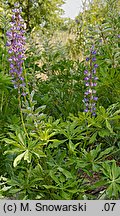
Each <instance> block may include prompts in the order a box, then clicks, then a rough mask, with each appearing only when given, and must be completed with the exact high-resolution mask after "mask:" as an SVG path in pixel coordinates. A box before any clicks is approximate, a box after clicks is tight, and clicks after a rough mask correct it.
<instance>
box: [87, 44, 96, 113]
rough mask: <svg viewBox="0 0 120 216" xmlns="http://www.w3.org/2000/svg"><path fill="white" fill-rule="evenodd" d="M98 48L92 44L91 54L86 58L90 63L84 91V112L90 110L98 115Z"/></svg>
mask: <svg viewBox="0 0 120 216" xmlns="http://www.w3.org/2000/svg"><path fill="white" fill-rule="evenodd" d="M96 54H97V52H96V50H95V49H94V46H92V48H91V50H90V56H89V57H87V58H86V62H87V63H88V67H87V69H85V70H84V75H85V77H84V81H85V86H86V91H85V93H84V99H83V102H84V105H85V109H84V112H90V113H91V114H92V116H95V115H96V112H95V110H96V101H97V100H98V97H96V86H97V80H98V77H97V76H96V69H97V67H98V64H96V63H95V62H96Z"/></svg>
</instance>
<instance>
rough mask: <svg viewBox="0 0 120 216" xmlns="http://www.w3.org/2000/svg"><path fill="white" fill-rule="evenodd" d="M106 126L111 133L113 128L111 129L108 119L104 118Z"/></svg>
mask: <svg viewBox="0 0 120 216" xmlns="http://www.w3.org/2000/svg"><path fill="white" fill-rule="evenodd" d="M106 127H107V128H108V129H109V131H110V132H111V133H113V129H112V127H111V124H110V123H109V121H108V120H107V119H106Z"/></svg>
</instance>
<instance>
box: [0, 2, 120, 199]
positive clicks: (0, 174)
mask: <svg viewBox="0 0 120 216" xmlns="http://www.w3.org/2000/svg"><path fill="white" fill-rule="evenodd" d="M46 2H47V1H46ZM61 2H62V1H61ZM2 3H4V1H2ZM21 6H23V11H22V8H21ZM38 6H39V5H38ZM43 6H44V4H43ZM26 7H27V5H26V1H25V3H24V5H21V2H20V4H19V5H18V4H15V5H14V1H11V3H9V4H8V3H7V4H2V5H1V17H0V20H1V39H0V40H1V48H0V198H1V199H2V198H3V199H4V198H6V197H8V198H10V199H30V200H32V199H43V200H46V199H47V200H49V199H50V200H54V199H56V200H78V199H79V200H83V199H88V200H91V199H92V200H95V199H119V198H120V64H119V63H120V14H119V9H120V5H119V3H118V1H117V0H116V1H115V0H114V1H113V0H109V1H107V0H106V1H104V2H103V1H93V2H92V3H90V4H88V5H87V6H86V5H85V4H84V8H83V11H82V12H81V13H80V14H79V15H78V16H77V17H76V19H75V20H64V19H63V18H61V19H60V18H59V19H57V24H55V23H54V22H55V21H54V19H53V20H52V21H51V22H53V21H54V22H53V23H52V24H51V27H50V23H49V22H50V20H49V19H48V17H47V15H46V17H45V20H44V21H46V23H47V20H49V22H48V23H47V24H48V25H47V24H46V25H42V26H40V27H39V25H40V23H39V22H38V23H36V25H35V20H33V19H32V17H30V20H29V19H28V20H27V29H25V27H24V19H26V17H27V18H28V16H27V15H26V13H25V8H26ZM29 7H30V8H32V10H31V13H33V8H34V4H33V5H29ZM37 9H38V8H37ZM43 12H44V13H47V12H45V10H43ZM31 15H32V14H31ZM49 15H50V14H49ZM39 16H40V14H39ZM43 17H44V16H43ZM54 17H55V19H56V16H55V14H54ZM54 17H53V18H54ZM23 18H24V19H23ZM36 19H37V17H36ZM40 20H41V21H40V22H41V23H42V17H41V19H40ZM28 21H29V22H28ZM43 23H44V22H43ZM52 25H53V26H52ZM58 26H59V28H58ZM53 30H54V31H55V33H53ZM62 34H63V35H67V37H66V38H67V39H66V38H65V39H64V38H61V37H60V38H59V35H62Z"/></svg>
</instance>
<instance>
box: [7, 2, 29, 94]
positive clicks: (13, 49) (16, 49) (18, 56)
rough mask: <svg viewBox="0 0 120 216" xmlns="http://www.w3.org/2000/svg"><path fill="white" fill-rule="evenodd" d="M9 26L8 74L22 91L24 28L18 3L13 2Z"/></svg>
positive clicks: (23, 83)
mask: <svg viewBox="0 0 120 216" xmlns="http://www.w3.org/2000/svg"><path fill="white" fill-rule="evenodd" d="M12 12H13V13H14V14H13V15H12V22H11V23H10V24H11V28H10V30H9V31H7V33H6V34H7V38H8V41H7V44H6V45H7V46H8V47H9V49H8V53H9V55H10V57H9V58H8V61H9V62H10V71H9V72H10V74H11V76H12V78H13V84H14V88H15V89H18V90H19V92H20V89H21V88H22V89H23V91H24V89H25V81H24V75H23V62H24V59H25V39H26V38H25V36H24V33H25V30H24V21H23V19H22V17H21V12H22V9H21V8H19V4H17V3H16V4H15V8H14V9H13V10H12Z"/></svg>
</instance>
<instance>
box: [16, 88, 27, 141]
mask: <svg viewBox="0 0 120 216" xmlns="http://www.w3.org/2000/svg"><path fill="white" fill-rule="evenodd" d="M18 101H19V108H20V116H21V121H22V125H23V129H24V132H25V134H26V136H27V138H28V139H29V136H28V133H27V130H26V127H25V123H24V119H23V113H22V107H21V100H20V93H19V92H18Z"/></svg>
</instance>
